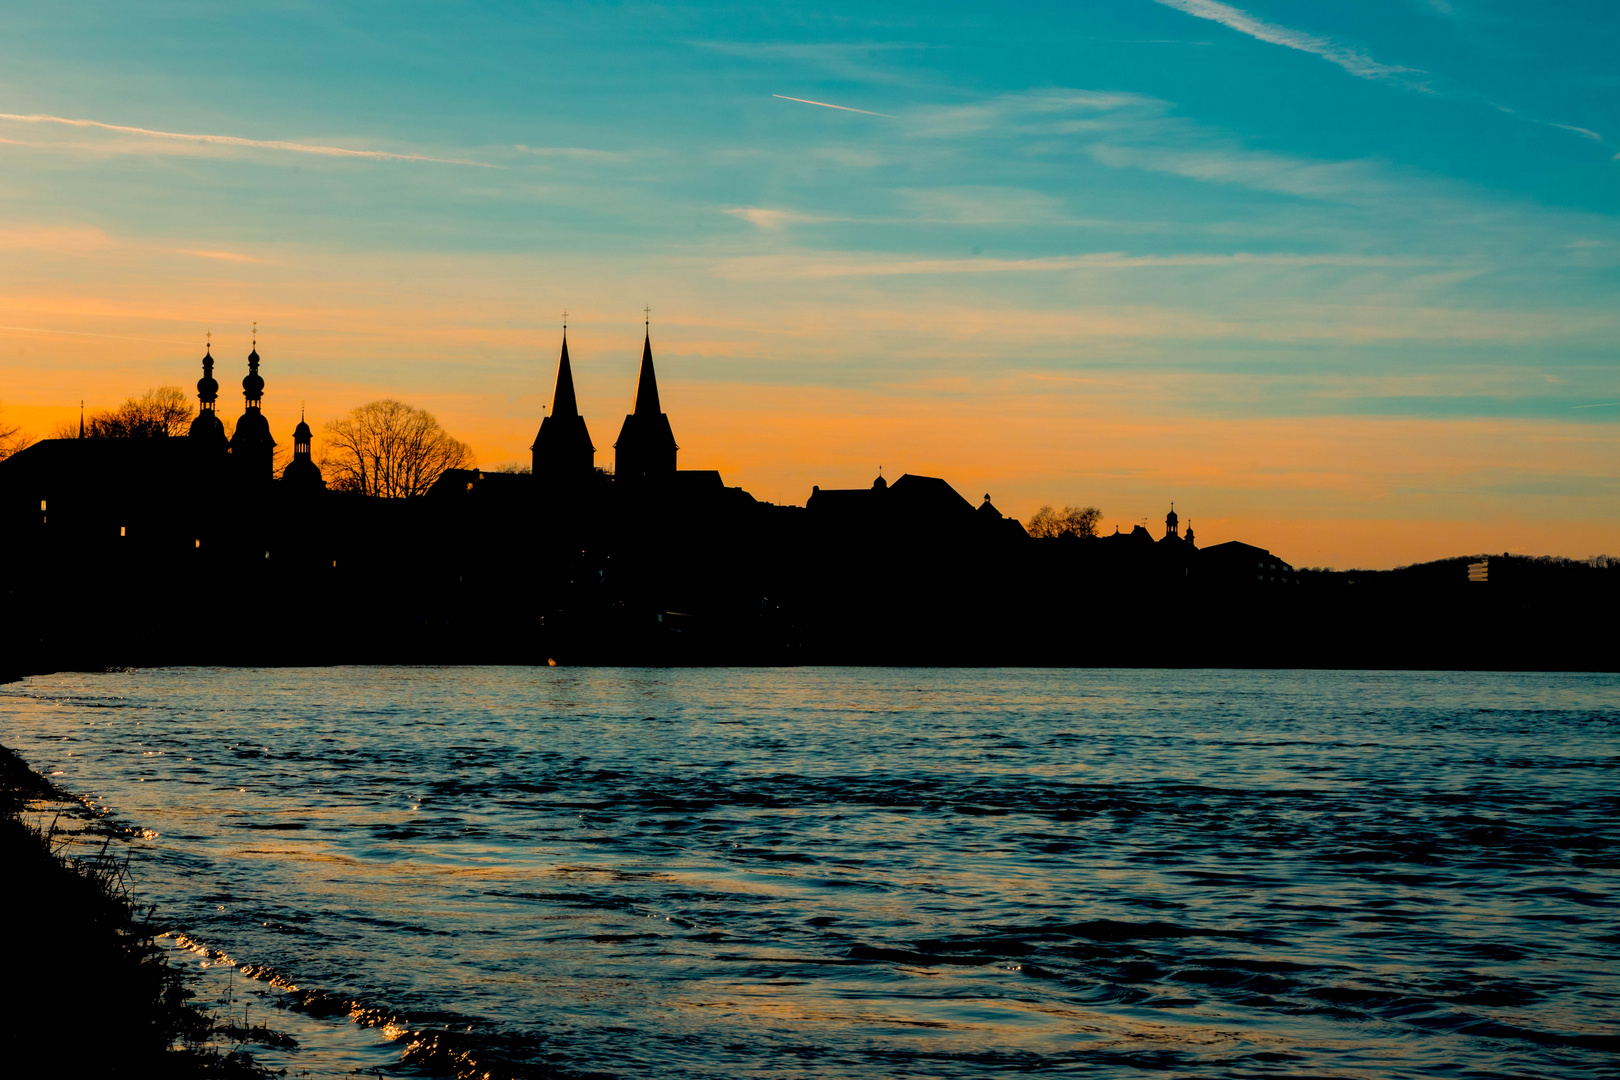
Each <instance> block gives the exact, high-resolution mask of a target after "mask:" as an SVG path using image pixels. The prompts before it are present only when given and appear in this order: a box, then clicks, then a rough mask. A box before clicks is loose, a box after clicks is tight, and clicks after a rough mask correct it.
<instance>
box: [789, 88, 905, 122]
mask: <svg viewBox="0 0 1620 1080" xmlns="http://www.w3.org/2000/svg"><path fill="white" fill-rule="evenodd" d="M771 97H773V98H781V99H782V100H783V101H798V102H802V103H803V104H805V105H820V106H821V107H822V108H823V109H842V110H844V111H845V112H858V113H861V114H862V115H864V116H881V117H884V118H885V119H888V120H893V119H894V117H892V116H890V115H889V114H888V113H886V112H873V111H872V110H871V109H852V108H850V107H849V106H848V105H829V104H827V103H826V102H825V101H811V100H810V99H809V98H802V97H788V96H787V95H786V94H772V95H771Z"/></svg>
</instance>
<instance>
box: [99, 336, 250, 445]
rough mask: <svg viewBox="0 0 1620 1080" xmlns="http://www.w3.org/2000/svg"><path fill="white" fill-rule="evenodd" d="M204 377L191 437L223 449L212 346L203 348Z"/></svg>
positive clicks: (198, 393)
mask: <svg viewBox="0 0 1620 1080" xmlns="http://www.w3.org/2000/svg"><path fill="white" fill-rule="evenodd" d="M202 365H203V373H202V378H200V379H198V380H197V415H196V417H195V418H193V419H192V421H191V432H190V434H191V437H192V438H193V439H196V440H197V441H198V442H199V443H201V444H203V445H205V446H208V447H209V448H211V449H217V450H221V451H223V450H224V449H225V447H226V445H227V444H226V441H225V425H224V424H223V423H221V422H220V419H219V412H218V411H217V405H218V402H219V383H218V382H217V381H216V380H215V379H214V355H213V349H212V347H210V348H207V349H204V350H203V360H202ZM79 437H80V438H83V437H84V419H83V416H82V415H81V417H80V419H79Z"/></svg>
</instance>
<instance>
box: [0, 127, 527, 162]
mask: <svg viewBox="0 0 1620 1080" xmlns="http://www.w3.org/2000/svg"><path fill="white" fill-rule="evenodd" d="M0 120H10V121H13V122H15V123H19V124H60V125H62V126H64V127H74V128H94V129H97V130H100V131H116V132H118V133H119V134H120V135H135V136H139V137H141V138H145V139H166V140H170V141H174V142H188V143H199V144H208V145H217V146H242V147H250V148H252V149H255V150H283V151H287V152H290V153H295V154H315V155H317V156H320V157H349V158H368V159H370V160H373V161H423V162H432V163H434V164H437V165H473V166H476V167H478V168H481V169H498V168H501V166H499V165H491V164H490V163H489V162H487V161H472V160H469V159H467V158H443V157H430V156H428V155H426V154H392V153H388V152H387V151H384V150H353V149H350V148H348V147H345V146H319V145H315V144H311V143H296V142H283V141H280V140H276V139H244V138H241V137H239V136H236V135H197V134H191V133H188V132H181V131H155V130H153V129H151V128H142V127H129V126H127V125H124V124H107V123H103V122H102V121H100V120H78V119H73V118H71V117H66V116H48V115H46V114H44V113H27V114H23V113H0Z"/></svg>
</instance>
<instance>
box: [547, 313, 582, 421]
mask: <svg viewBox="0 0 1620 1080" xmlns="http://www.w3.org/2000/svg"><path fill="white" fill-rule="evenodd" d="M551 415H552V416H578V415H579V402H578V401H577V400H576V399H575V397H574V369H573V367H572V366H571V365H570V364H569V363H568V330H567V329H566V328H564V330H563V340H562V359H561V360H558V361H557V389H556V390H555V391H554V392H553V393H552V395H551Z"/></svg>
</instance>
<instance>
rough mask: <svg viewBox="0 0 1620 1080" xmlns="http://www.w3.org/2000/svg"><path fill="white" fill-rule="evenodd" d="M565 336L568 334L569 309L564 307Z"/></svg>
mask: <svg viewBox="0 0 1620 1080" xmlns="http://www.w3.org/2000/svg"><path fill="white" fill-rule="evenodd" d="M563 336H564V337H567V336H568V309H567V308H563Z"/></svg>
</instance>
